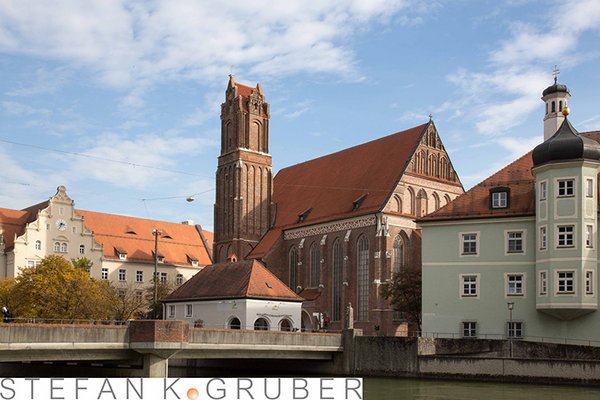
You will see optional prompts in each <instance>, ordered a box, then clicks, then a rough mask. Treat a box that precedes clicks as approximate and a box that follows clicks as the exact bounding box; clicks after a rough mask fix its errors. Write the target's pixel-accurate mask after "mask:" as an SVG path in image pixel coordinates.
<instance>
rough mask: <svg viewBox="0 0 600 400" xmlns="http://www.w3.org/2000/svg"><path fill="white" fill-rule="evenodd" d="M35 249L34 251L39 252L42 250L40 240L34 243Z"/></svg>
mask: <svg viewBox="0 0 600 400" xmlns="http://www.w3.org/2000/svg"><path fill="white" fill-rule="evenodd" d="M35 249H36V250H41V249H42V241H41V240H36V241H35Z"/></svg>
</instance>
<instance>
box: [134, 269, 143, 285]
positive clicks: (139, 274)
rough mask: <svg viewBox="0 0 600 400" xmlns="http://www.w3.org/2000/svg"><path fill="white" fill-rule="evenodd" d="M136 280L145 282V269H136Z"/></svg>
mask: <svg viewBox="0 0 600 400" xmlns="http://www.w3.org/2000/svg"><path fill="white" fill-rule="evenodd" d="M135 281H136V282H137V283H142V282H144V271H135Z"/></svg>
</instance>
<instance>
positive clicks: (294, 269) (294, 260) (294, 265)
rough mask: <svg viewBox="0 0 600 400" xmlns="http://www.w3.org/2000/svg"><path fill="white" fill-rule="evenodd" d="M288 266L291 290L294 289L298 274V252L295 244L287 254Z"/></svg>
mask: <svg viewBox="0 0 600 400" xmlns="http://www.w3.org/2000/svg"><path fill="white" fill-rule="evenodd" d="M289 263H290V264H289V266H290V288H291V289H292V290H293V291H296V287H297V284H298V281H297V278H296V277H297V276H298V253H296V246H294V247H292V248H291V249H290V254H289Z"/></svg>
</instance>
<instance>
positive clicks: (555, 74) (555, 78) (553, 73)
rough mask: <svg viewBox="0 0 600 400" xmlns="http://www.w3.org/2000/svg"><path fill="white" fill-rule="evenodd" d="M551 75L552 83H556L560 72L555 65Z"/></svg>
mask: <svg viewBox="0 0 600 400" xmlns="http://www.w3.org/2000/svg"><path fill="white" fill-rule="evenodd" d="M552 75H553V76H554V83H556V82H557V81H558V75H560V71H559V69H558V66H557V65H556V64H554V71H552Z"/></svg>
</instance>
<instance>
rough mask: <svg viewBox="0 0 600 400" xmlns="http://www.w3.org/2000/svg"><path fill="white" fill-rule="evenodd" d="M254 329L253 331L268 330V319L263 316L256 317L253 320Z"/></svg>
mask: <svg viewBox="0 0 600 400" xmlns="http://www.w3.org/2000/svg"><path fill="white" fill-rule="evenodd" d="M254 330H255V331H268V330H269V321H267V320H266V319H264V318H262V317H261V318H258V319H257V320H256V321H254Z"/></svg>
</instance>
